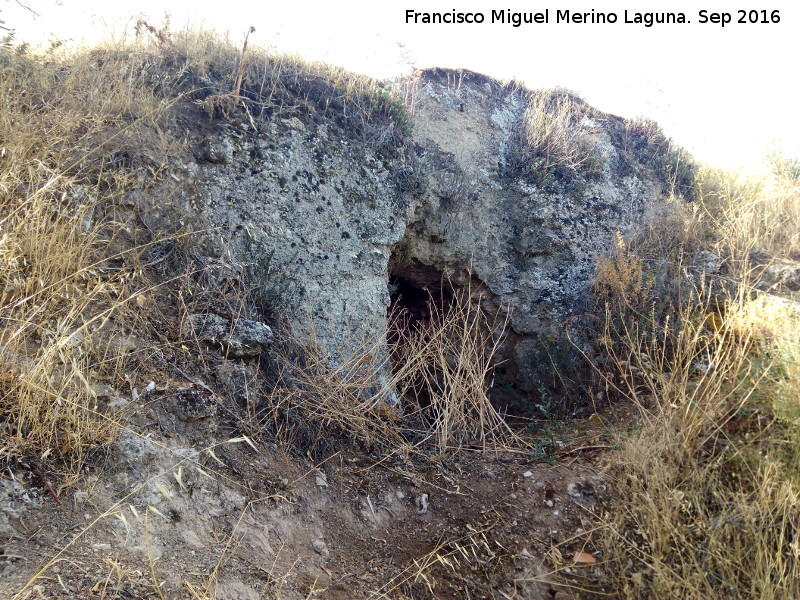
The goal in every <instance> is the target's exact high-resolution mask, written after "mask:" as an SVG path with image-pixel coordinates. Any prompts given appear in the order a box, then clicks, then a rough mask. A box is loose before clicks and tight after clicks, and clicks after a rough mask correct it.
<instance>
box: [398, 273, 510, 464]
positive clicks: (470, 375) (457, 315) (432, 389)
mask: <svg viewBox="0 0 800 600" xmlns="http://www.w3.org/2000/svg"><path fill="white" fill-rule="evenodd" d="M443 285H445V286H446V285H448V283H444V282H443ZM450 287H451V288H452V286H450ZM450 291H451V292H452V293H451V294H448V295H449V296H451V297H452V299H451V300H450V301H449V302H448V303H446V304H437V303H436V302H434V301H433V300H430V301H429V302H428V310H429V312H430V318H429V320H427V321H421V322H419V323H417V324H415V325H412V326H411V327H409V326H407V325H404V324H403V317H404V315H396V318H397V329H398V342H397V343H396V345H395V347H394V348H393V354H394V357H393V362H394V363H395V365H396V366H395V378H394V382H393V383H394V385H396V387H397V389H398V392H399V393H400V396H401V397H404V398H409V399H416V402H417V405H418V406H417V409H418V410H419V411H421V412H422V417H423V419H424V420H425V421H426V422H427V423H428V427H429V428H430V432H431V434H432V435H433V441H434V444H435V446H436V448H438V449H439V451H440V452H444V451H447V450H457V449H461V448H464V447H466V446H476V447H480V448H481V449H483V450H484V451H486V450H498V449H501V448H511V447H518V446H519V445H521V440H520V439H519V437H518V436H517V434H516V433H515V432H514V431H513V430H512V429H511V428H510V427H509V426H508V424H507V423H506V422H505V421H504V419H503V418H502V416H501V415H499V414H498V413H497V411H496V409H495V408H494V407H493V406H492V405H491V403H490V402H489V398H488V396H487V392H488V390H489V387H490V385H491V375H492V371H493V368H494V363H495V355H496V353H497V350H498V348H499V346H500V344H501V342H502V340H503V336H504V334H505V330H506V327H507V325H508V317H506V319H505V320H500V319H498V317H497V315H495V317H494V318H491V317H490V315H487V314H486V313H485V312H484V310H483V308H482V306H481V293H482V290H480V289H473V288H472V287H471V286H467V288H465V289H460V290H456V289H451V290H450Z"/></svg>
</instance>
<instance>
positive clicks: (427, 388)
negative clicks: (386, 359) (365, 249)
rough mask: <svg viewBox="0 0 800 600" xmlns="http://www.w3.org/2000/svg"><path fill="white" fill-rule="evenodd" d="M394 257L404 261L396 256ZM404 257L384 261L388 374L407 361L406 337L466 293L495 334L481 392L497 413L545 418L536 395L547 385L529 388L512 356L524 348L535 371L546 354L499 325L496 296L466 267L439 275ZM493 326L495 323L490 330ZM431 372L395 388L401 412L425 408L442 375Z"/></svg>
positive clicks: (418, 331)
mask: <svg viewBox="0 0 800 600" xmlns="http://www.w3.org/2000/svg"><path fill="white" fill-rule="evenodd" d="M400 256H402V257H403V258H404V260H399V257H400ZM406 256H407V255H406ZM406 256H403V254H401V253H396V254H393V255H392V257H391V260H390V262H389V273H388V275H389V278H388V287H389V297H390V300H389V307H388V310H387V319H388V327H387V332H386V341H387V344H388V347H389V354H390V359H391V369H392V374H393V375H397V374H398V371H399V369H400V368H401V367H402V365H405V364H407V354H406V352H407V350H408V344H407V340H408V339H410V337H411V336H414V335H420V334H422V335H426V334H425V333H424V332H426V330H427V328H428V327H431V326H436V324H437V321H440V320H441V318H442V316H443V315H446V314H447V313H448V311H449V310H451V309H452V310H454V311H458V310H459V309H460V306H462V305H461V304H460V303H461V301H462V299H463V297H465V296H462V295H468V296H469V297H470V299H471V304H472V306H473V307H477V306H478V304H480V308H476V310H480V311H481V312H482V314H483V317H484V319H483V320H482V323H484V324H485V327H484V328H483V333H484V334H486V335H495V336H499V338H500V339H501V342H500V344H499V346H498V348H497V351H496V353H495V354H494V355H493V356H492V359H491V363H490V367H489V368H488V369H487V373H486V377H485V379H484V383H485V384H486V385H487V386H488V390H487V396H488V398H489V400H490V402H491V403H492V405H493V406H494V407H495V408H496V409H497V410H498V411H499V412H500V413H501V414H504V415H507V416H510V417H515V416H517V417H524V418H530V417H537V418H540V417H545V418H549V417H548V415H545V414H544V412H545V410H544V409H539V408H538V405H539V404H542V405H543V406H545V405H546V408H547V409H549V408H550V404H549V402H545V400H544V399H540V396H544V395H547V397H548V398H550V397H552V396H551V393H550V392H549V391H548V392H545V391H544V390H545V388H549V387H550V386H546V385H545V384H544V383H540V384H539V385H537V386H536V388H535V389H531V387H530V385H528V386H526V385H525V384H524V383H523V381H525V382H526V383H527V379H529V378H530V375H529V374H527V373H521V372H520V364H519V358H518V356H517V355H518V353H519V352H520V350H522V349H523V348H524V350H523V351H524V353H525V354H526V355H528V354H530V355H531V356H530V361H531V363H534V364H531V365H530V368H531V369H532V370H536V369H541V368H542V366H543V365H545V363H548V364H549V361H548V359H547V357H546V356H540V355H538V353H533V352H532V350H533V348H532V347H531V346H532V344H531V342H532V341H533V340H529V339H527V338H526V337H524V336H519V335H517V334H516V333H515V332H514V331H513V330H511V328H510V326H509V325H508V323H506V326H505V328H504V329H503V328H502V321H503V314H504V313H503V314H501V313H500V312H499V309H498V308H497V306H498V305H497V302H498V301H497V298H495V297H494V296H493V295H492V294H491V293H490V292H489V291H488V289H487V288H486V286H485V285H484V284H483V282H481V281H480V280H479V279H477V278H475V277H474V276H471V275H470V274H469V273H468V272H466V271H462V272H461V273H460V274H445V273H444V272H443V271H441V270H439V269H437V268H436V267H433V266H430V265H425V264H423V263H421V262H419V261H418V260H416V259H413V258H411V259H408V258H406ZM495 315H499V316H497V317H495ZM495 319H496V320H495ZM496 326H499V327H498V328H497V329H494V330H493V327H496ZM522 345H524V346H522ZM535 345H536V344H533V346H535ZM487 347H488V346H487ZM432 370H435V371H437V372H436V373H435V374H434V375H433V376H430V374H429V377H428V378H427V379H426V381H425V382H424V383H419V382H408V381H406V382H405V383H406V384H408V385H407V386H406V387H404V388H403V389H399V388H400V386H399V387H398V390H397V391H398V393H399V394H400V395H401V398H402V400H403V403H404V404H405V407H406V409H407V410H410V411H414V410H415V409H419V410H421V411H422V412H423V413H424V412H425V411H426V410H427V408H428V406H430V403H431V400H430V399H431V393H432V392H435V391H436V390H437V388H438V387H439V385H440V384H441V381H442V379H441V377H442V375H443V374H442V372H441V371H439V370H438V369H435V368H434V369H432ZM526 377H527V378H526ZM409 383H410V384H409ZM432 386H433V387H432Z"/></svg>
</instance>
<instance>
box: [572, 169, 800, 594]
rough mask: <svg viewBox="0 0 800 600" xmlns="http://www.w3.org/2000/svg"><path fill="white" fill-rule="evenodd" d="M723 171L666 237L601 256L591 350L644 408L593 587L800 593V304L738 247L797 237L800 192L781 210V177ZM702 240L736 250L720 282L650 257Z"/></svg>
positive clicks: (593, 539) (602, 535) (613, 385)
mask: <svg viewBox="0 0 800 600" xmlns="http://www.w3.org/2000/svg"><path fill="white" fill-rule="evenodd" d="M716 176H717V180H716V181H715V182H714V183H715V185H714V186H713V190H714V191H713V193H709V188H710V187H711V186H709V185H708V181H709V179H708V177H707V178H706V179H705V180H704V184H705V185H706V187H705V190H706V193H705V194H704V195H703V196H701V203H700V205H699V207H698V208H697V209H695V210H689V211H686V212H685V213H684V215H686V216H687V217H688V218H686V219H684V220H681V219H680V218H675V215H673V218H672V219H671V220H670V221H669V222H668V227H669V228H670V229H669V231H667V232H666V234H665V235H663V236H662V237H661V238H660V240H659V241H658V244H657V245H655V246H653V245H649V244H650V243H651V242H652V240H654V239H655V236H651V237H649V238H647V237H646V238H644V240H640V241H639V244H640V245H639V246H638V248H637V251H633V250H630V249H629V248H627V247H626V246H625V244H623V243H620V245H619V248H618V251H617V254H616V256H615V257H614V258H613V259H609V260H603V261H601V262H600V265H599V269H598V273H599V275H598V284H597V298H598V307H599V312H598V321H597V322H598V323H600V327H599V329H598V330H597V338H596V339H597V342H596V344H595V353H594V354H593V355H592V356H591V359H592V363H593V365H594V366H595V368H596V371H597V374H598V378H599V380H600V381H601V382H602V385H603V386H604V387H605V391H606V392H607V393H608V394H609V395H610V396H612V397H617V398H620V399H622V400H623V401H625V402H627V403H629V404H630V405H631V406H632V407H633V408H634V409H635V410H636V416H635V427H634V428H633V429H632V430H631V431H629V432H628V433H620V434H619V442H618V443H619V444H620V445H621V447H622V450H621V451H620V452H619V453H616V454H614V455H613V456H611V457H610V461H611V464H610V470H611V473H612V474H613V475H614V476H615V478H616V482H617V484H616V488H617V494H618V495H616V496H614V497H610V498H607V500H608V503H607V504H606V506H605V508H604V509H603V512H602V514H597V515H596V517H597V525H598V529H597V530H596V531H595V532H593V534H592V535H591V536H590V543H592V544H593V546H594V548H595V549H596V555H597V556H598V558H600V559H601V560H602V567H603V571H604V573H605V575H604V577H603V581H602V582H600V583H598V582H596V581H592V580H588V581H582V582H581V585H582V586H584V587H585V588H590V589H593V590H594V592H593V593H587V596H589V597H593V594H598V595H607V594H611V595H612V596H614V597H623V598H696V599H698V600H699V599H701V598H726V599H727V598H731V599H733V598H795V597H798V595H800V546H798V544H797V539H798V535H800V513H798V512H797V498H798V495H800V476H798V474H799V473H800V471H798V469H797V463H798V459H799V458H800V451H799V449H800V445H798V441H800V437H798V432H800V429H798V427H799V426H800V420H799V419H798V408H797V407H798V402H799V400H798V398H800V389H798V385H797V381H798V375H800V372H798V365H799V364H800V363H799V362H798V359H799V358H800V347H799V346H798V340H800V309H798V306H797V304H796V303H793V302H792V300H791V299H787V298H780V297H776V296H771V295H767V294H762V293H757V292H756V291H755V288H754V287H753V284H754V283H755V281H754V280H753V279H752V277H753V276H754V275H757V272H754V271H753V269H751V267H750V264H749V261H748V260H746V259H742V260H736V258H737V257H743V256H744V257H746V255H747V253H748V252H750V251H752V250H753V249H755V248H769V249H773V250H774V251H776V252H777V251H778V249H783V248H786V246H787V245H789V246H790V245H791V240H792V239H793V237H794V236H795V235H796V231H794V230H793V228H792V227H791V226H790V227H788V228H787V227H784V225H785V224H786V223H787V222H788V223H789V224H791V223H792V222H793V221H792V220H793V218H794V217H793V214H794V211H796V210H797V206H798V205H800V203H798V196H797V195H796V194H795V195H794V197H793V199H792V200H791V201H790V200H789V199H788V198H787V203H788V204H787V205H784V206H782V207H780V208H779V209H776V210H775V211H773V210H772V209H771V208H770V207H771V205H773V204H774V197H773V196H772V195H771V194H772V193H773V192H772V190H773V189H774V188H773V187H772V186H765V185H763V184H760V183H759V184H757V185H753V184H749V183H748V184H743V183H742V182H740V181H736V180H735V179H734V178H727V177H723V176H722V174H719V173H718V174H716ZM725 183H727V185H724V184H725ZM701 189H703V188H702V187H701ZM783 189H786V188H785V187H784V188H783ZM655 233H657V230H656V232H655ZM665 240H668V241H665ZM670 241H671V242H672V246H671V247H669V242H670ZM704 246H705V247H706V248H707V247H709V246H710V247H712V248H714V249H715V250H716V251H718V252H720V254H722V256H723V257H725V258H727V259H728V260H727V262H726V265H727V266H726V271H725V277H724V278H723V280H722V281H720V280H719V279H718V278H715V277H714V276H713V275H710V274H705V275H702V274H700V273H698V272H697V271H696V270H695V271H694V274H692V269H693V268H694V267H693V266H692V265H689V264H683V263H680V262H679V263H677V264H673V263H671V262H670V261H669V260H663V259H662V260H661V261H656V260H646V258H643V257H649V256H648V254H647V251H648V249H651V250H652V248H654V247H655V248H658V251H659V252H660V253H661V256H663V257H665V258H670V257H671V258H673V259H677V260H680V259H681V257H685V256H687V255H690V254H691V252H693V251H694V250H696V249H698V248H702V247H704ZM687 249H688V250H690V252H687V251H686V250H687ZM567 583H569V584H570V585H573V584H574V583H575V582H574V581H570V582H567Z"/></svg>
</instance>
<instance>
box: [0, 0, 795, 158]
mask: <svg viewBox="0 0 800 600" xmlns="http://www.w3.org/2000/svg"><path fill="white" fill-rule="evenodd" d="M28 1H29V2H30V5H31V7H32V8H33V9H34V10H35V11H36V12H37V13H38V14H39V16H38V17H35V16H34V15H32V14H31V13H30V12H29V11H26V10H24V9H22V8H21V7H20V6H19V4H18V3H17V2H16V1H15V0H0V10H1V11H2V12H0V19H3V20H4V21H5V22H6V26H9V27H13V28H15V29H16V30H17V39H18V40H25V41H32V42H36V41H42V42H44V43H46V40H47V39H48V38H51V39H60V40H72V41H75V42H79V41H81V40H84V41H89V42H91V41H92V40H96V39H99V38H100V37H103V36H107V35H108V34H109V31H110V30H113V31H116V32H117V33H119V32H121V31H123V30H124V28H125V27H126V26H131V24H132V23H135V21H136V19H137V18H140V17H142V16H144V17H145V18H146V19H147V20H148V21H149V22H151V23H153V24H161V23H162V22H163V21H164V18H165V13H169V18H170V24H171V27H172V28H173V29H178V28H181V27H185V26H187V25H190V24H194V25H201V26H205V27H211V28H215V29H217V30H219V31H221V32H224V31H229V32H230V35H231V37H232V39H235V40H240V39H243V37H244V33H245V31H246V30H247V29H248V27H250V26H253V27H255V28H256V32H255V33H254V34H253V35H251V37H250V43H254V44H259V45H262V46H267V47H271V48H274V49H276V50H278V51H281V52H289V53H298V54H301V55H303V56H306V57H308V58H312V59H321V60H325V61H327V62H331V63H334V64H339V65H342V66H345V67H347V68H349V69H351V70H353V71H357V72H361V73H366V74H368V75H372V76H376V77H379V78H382V79H383V78H387V77H391V76H393V75H397V74H401V73H403V72H407V71H408V70H409V69H410V68H412V67H418V68H422V67H450V68H466V69H471V70H473V71H478V72H481V73H484V74H486V75H490V76H492V77H496V78H498V79H511V78H515V79H517V80H521V81H523V82H524V83H525V84H526V85H527V86H528V87H531V88H547V87H553V86H562V87H566V88H569V89H572V90H574V91H576V92H578V93H579V94H580V95H581V96H582V97H583V98H585V99H586V100H587V101H588V102H589V103H590V104H593V105H594V106H596V107H598V108H600V109H602V110H604V111H607V112H610V113H613V114H617V115H620V116H623V117H635V116H646V117H649V118H652V119H655V120H656V121H658V122H659V123H660V124H661V125H662V127H663V128H664V130H665V132H666V133H667V135H669V136H670V137H672V138H673V139H674V140H675V141H676V142H677V143H679V144H680V145H682V146H684V147H686V148H688V149H689V150H691V151H692V152H693V153H694V154H695V155H696V156H697V158H699V159H700V160H702V161H704V162H706V163H709V164H712V165H714V166H722V167H728V168H743V169H744V170H746V171H757V170H759V169H760V168H762V167H763V159H764V157H765V156H766V155H767V153H769V152H770V151H772V150H774V149H778V150H781V151H782V152H784V154H786V155H787V156H790V157H800V118H798V116H797V112H796V111H797V108H796V107H797V104H798V102H797V96H796V93H797V92H798V87H800V86H798V84H797V78H796V75H795V73H796V64H795V61H796V60H797V58H798V55H799V54H800V52H798V50H800V43H799V42H798V40H800V3H797V2H795V3H793V4H790V3H789V2H788V1H786V0H777V1H776V2H772V3H771V4H769V5H766V4H763V3H759V4H756V0H749V1H750V2H751V4H747V3H746V2H745V1H742V2H741V3H737V4H733V3H732V2H730V1H726V2H719V1H716V2H714V1H710V2H707V3H703V4H697V3H689V2H681V1H678V2H674V1H673V2H669V3H668V2H666V1H665V0H660V1H653V0H638V1H637V2H625V1H624V0H598V1H596V2H586V1H584V0H566V1H565V0H550V1H547V0H545V1H540V0H528V1H527V2H521V1H517V0H509V1H508V2H505V3H497V2H492V1H490V0H482V1H480V0H477V1H476V0H459V1H458V2H456V1H455V0H451V1H450V2H446V1H445V2H443V1H440V0H405V1H404V2H397V1H395V0H384V1H382V2H347V1H345V0H340V1H338V2H333V1H327V2H308V1H304V0H297V1H295V2H289V1H286V0H284V1H282V2H280V3H278V2H266V1H261V2H258V1H252V0H248V1H242V0H224V1H220V0H217V1H215V2H208V1H205V0H176V1H173V2H165V1H163V0H162V1H160V2H159V1H156V0H137V2H136V3H135V4H129V3H116V2H114V3H112V2H109V1H108V0H62V1H61V2H59V3H56V1H55V0H28ZM499 9H508V10H511V11H512V12H524V13H539V12H544V11H547V15H548V23H533V24H523V25H521V26H520V27H513V26H512V25H510V24H507V23H506V24H503V23H491V14H492V11H493V10H499ZM408 10H411V11H413V12H429V13H430V12H443V13H452V11H453V10H456V11H458V12H464V13H468V12H472V13H476V12H477V13H482V14H483V15H484V18H485V20H484V22H483V23H481V24H468V23H456V24H447V23H439V24H423V23H419V22H418V23H416V24H415V23H413V22H407V19H406V11H408ZM559 10H561V11H563V10H568V11H570V14H574V13H583V12H589V11H592V10H593V11H594V14H595V16H597V15H598V13H604V14H606V15H609V14H611V13H613V14H614V15H616V17H617V22H616V23H613V24H612V23H608V22H606V23H591V22H589V23H575V22H569V23H565V22H563V20H562V21H561V22H556V16H557V15H556V12H557V11H559ZM701 10H705V11H706V19H707V22H706V23H701V20H703V16H702V15H701V14H700V11H701ZM740 10H742V12H740ZM626 11H627V15H628V19H629V20H634V18H635V15H634V13H636V12H639V13H663V12H665V11H668V12H673V13H680V12H682V13H684V15H685V18H686V19H687V20H688V21H689V22H688V23H685V24H680V23H670V24H654V25H653V26H651V27H646V26H644V25H643V24H637V23H625V22H624V21H625V19H626ZM751 11H752V12H751ZM773 11H777V12H773ZM715 13H716V14H718V15H720V16H719V18H720V19H722V18H724V17H723V16H722V14H723V13H728V14H729V16H730V19H731V22H729V23H726V24H723V23H722V22H714V21H713V17H712V15H713V14H715ZM742 15H744V17H745V21H747V20H749V18H751V17H752V18H755V19H756V20H757V21H758V22H757V23H750V22H745V23H738V22H737V21H738V20H739V19H740V18H741V16H742ZM776 17H777V19H776ZM763 20H766V21H767V22H766V23H764V22H761V21H763ZM776 20H777V21H778V22H775V21H776Z"/></svg>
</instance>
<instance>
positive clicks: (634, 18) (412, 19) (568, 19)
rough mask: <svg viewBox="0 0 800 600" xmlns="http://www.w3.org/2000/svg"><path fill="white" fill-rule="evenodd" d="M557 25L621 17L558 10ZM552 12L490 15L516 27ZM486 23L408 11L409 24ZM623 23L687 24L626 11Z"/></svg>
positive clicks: (472, 15) (471, 16)
mask: <svg viewBox="0 0 800 600" xmlns="http://www.w3.org/2000/svg"><path fill="white" fill-rule="evenodd" d="M553 12H554V13H555V15H554V16H555V20H554V21H552V22H554V23H581V24H593V25H596V24H605V23H612V24H613V23H617V22H618V20H619V17H618V16H617V13H615V12H600V11H596V10H591V11H589V12H574V11H571V10H566V9H565V10H555V11H553ZM550 17H551V14H550V9H549V8H548V9H545V10H544V11H540V12H513V11H511V10H509V9H506V10H493V11H492V12H491V16H490V21H489V22H490V23H505V24H509V25H511V26H513V27H519V26H521V25H523V24H532V23H541V24H547V23H551V20H550ZM484 21H486V16H485V15H484V14H483V13H482V12H466V13H465V12H458V11H456V10H455V9H453V10H452V11H450V12H416V11H414V10H406V23H423V24H438V23H446V24H456V23H469V24H480V23H483V22H484ZM620 22H622V23H638V24H640V25H644V26H645V27H652V26H653V25H654V24H662V23H688V20H687V19H686V15H685V14H684V13H682V12H645V13H640V12H634V11H628V10H626V11H625V13H624V20H623V21H620Z"/></svg>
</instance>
